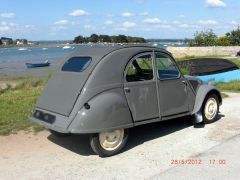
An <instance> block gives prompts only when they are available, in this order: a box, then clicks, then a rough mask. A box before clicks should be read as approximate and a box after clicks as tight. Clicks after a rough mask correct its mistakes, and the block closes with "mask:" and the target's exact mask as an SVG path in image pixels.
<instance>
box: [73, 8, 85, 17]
mask: <svg viewBox="0 0 240 180" xmlns="http://www.w3.org/2000/svg"><path fill="white" fill-rule="evenodd" d="M88 14H89V13H88V12H86V11H84V10H82V9H76V10H74V11H72V12H70V13H69V16H87V15H88Z"/></svg>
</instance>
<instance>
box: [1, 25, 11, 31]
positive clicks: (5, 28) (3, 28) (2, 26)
mask: <svg viewBox="0 0 240 180" xmlns="http://www.w3.org/2000/svg"><path fill="white" fill-rule="evenodd" d="M9 30H10V27H9V26H8V25H2V24H0V32H6V31H9Z"/></svg>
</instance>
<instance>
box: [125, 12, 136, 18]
mask: <svg viewBox="0 0 240 180" xmlns="http://www.w3.org/2000/svg"><path fill="white" fill-rule="evenodd" d="M122 16H123V17H131V16H134V14H133V13H131V12H124V13H122Z"/></svg>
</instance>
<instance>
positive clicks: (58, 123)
mask: <svg viewBox="0 0 240 180" xmlns="http://www.w3.org/2000/svg"><path fill="white" fill-rule="evenodd" d="M36 111H40V112H42V113H44V114H47V115H51V116H54V119H52V120H51V121H47V120H44V119H42V118H37V117H35V115H34V114H33V115H31V116H29V117H28V118H29V119H30V120H31V121H33V122H36V123H38V124H40V125H42V126H44V127H46V128H48V129H51V130H54V131H57V132H60V133H70V132H69V131H68V126H69V124H70V122H71V121H70V119H69V118H68V117H65V116H62V115H59V114H56V113H50V112H48V111H45V110H42V109H38V108H37V109H36V110H35V112H36Z"/></svg>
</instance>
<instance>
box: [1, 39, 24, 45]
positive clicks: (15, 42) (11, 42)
mask: <svg viewBox="0 0 240 180" xmlns="http://www.w3.org/2000/svg"><path fill="white" fill-rule="evenodd" d="M19 43H20V44H28V40H27V39H16V40H13V39H12V38H8V37H1V38H0V45H18V44H19Z"/></svg>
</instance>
